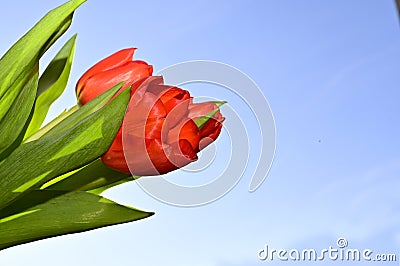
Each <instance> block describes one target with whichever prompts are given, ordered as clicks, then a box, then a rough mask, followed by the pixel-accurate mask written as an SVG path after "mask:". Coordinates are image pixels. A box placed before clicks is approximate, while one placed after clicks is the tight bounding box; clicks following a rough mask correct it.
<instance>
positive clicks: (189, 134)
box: [76, 48, 224, 176]
mask: <svg viewBox="0 0 400 266" xmlns="http://www.w3.org/2000/svg"><path fill="white" fill-rule="evenodd" d="M134 51H135V49H134V48H131V49H125V50H121V51H119V52H117V53H115V54H113V55H111V56H109V57H107V58H105V59H103V60H102V61H100V62H98V63H97V64H95V65H94V66H93V67H92V68H90V69H89V70H88V71H87V72H86V73H85V74H84V75H83V76H82V77H81V78H80V79H79V81H78V83H77V86H76V93H77V97H78V101H79V103H80V104H82V105H83V104H86V103H87V102H89V101H90V100H92V99H93V98H95V97H96V96H98V95H100V94H102V93H103V92H105V91H106V90H108V89H110V88H111V87H113V86H114V85H116V84H118V83H120V82H125V83H124V87H123V88H125V87H127V86H131V100H130V102H129V105H128V108H127V112H126V114H125V118H124V121H123V124H122V126H121V128H120V129H119V131H118V133H117V135H116V137H115V139H114V142H113V143H112V144H111V146H110V148H109V150H108V151H107V152H106V153H105V154H104V155H103V156H102V161H103V163H104V164H105V165H107V166H108V167H110V168H112V169H114V170H117V171H120V172H124V173H131V174H133V175H138V176H143V175H144V176H150V175H160V174H165V173H168V172H170V171H173V170H175V169H178V168H181V167H183V166H185V165H187V164H188V163H190V162H193V161H195V160H197V153H198V152H199V151H200V150H201V149H203V148H205V147H206V146H207V145H209V144H210V143H212V142H213V141H214V140H215V139H216V138H217V137H218V136H219V134H220V132H221V128H222V122H223V120H224V117H223V116H222V115H221V113H220V111H219V109H218V106H217V105H216V104H215V103H213V102H206V103H193V98H192V97H191V96H190V93H189V92H188V91H186V90H183V89H181V88H178V87H174V86H168V85H164V81H163V79H162V77H154V76H151V74H152V70H153V69H152V67H151V66H150V65H148V64H147V63H146V62H143V61H132V60H131V59H132V56H133V53H134ZM123 88H122V89H123ZM122 89H121V90H122Z"/></svg>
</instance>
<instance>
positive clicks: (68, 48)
mask: <svg viewBox="0 0 400 266" xmlns="http://www.w3.org/2000/svg"><path fill="white" fill-rule="evenodd" d="M75 40H76V35H74V36H73V37H72V38H71V39H70V40H69V41H68V42H67V43H66V44H65V45H64V46H63V47H62V48H61V50H60V51H59V52H58V53H57V55H56V56H55V57H54V58H53V60H52V61H51V62H50V64H49V65H48V66H47V68H46V70H45V71H44V72H43V74H42V76H41V77H40V79H39V85H38V91H37V96H36V102H35V109H34V113H33V117H32V120H31V121H30V124H29V127H28V129H27V132H26V135H25V137H29V136H30V135H32V134H33V133H34V132H36V131H37V130H38V129H39V128H40V126H41V125H42V123H43V121H44V119H45V118H46V115H47V112H48V111H49V108H50V106H51V105H52V103H53V102H54V101H55V100H56V99H57V98H58V97H60V96H61V94H62V93H63V92H64V90H65V88H66V87H67V83H68V79H69V75H70V72H71V65H72V61H73V57H74V51H75Z"/></svg>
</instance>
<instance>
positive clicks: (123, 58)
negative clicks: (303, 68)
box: [76, 48, 153, 105]
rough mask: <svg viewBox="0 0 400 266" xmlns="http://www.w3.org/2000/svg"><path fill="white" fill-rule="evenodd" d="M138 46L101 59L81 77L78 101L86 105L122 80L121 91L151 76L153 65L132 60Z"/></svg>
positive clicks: (77, 92) (77, 91)
mask: <svg viewBox="0 0 400 266" xmlns="http://www.w3.org/2000/svg"><path fill="white" fill-rule="evenodd" d="M135 50H136V48H129V49H124V50H121V51H119V52H116V53H114V54H112V55H110V56H108V57H107V58H105V59H103V60H101V61H100V62H98V63H97V64H95V65H94V66H93V67H91V68H90V69H89V70H87V71H86V72H85V73H84V74H83V76H82V77H81V78H80V79H79V81H78V83H77V85H76V95H77V97H78V102H79V103H80V104H81V105H84V104H86V103H88V102H89V101H91V100H92V99H94V98H96V97H97V96H99V95H100V94H102V93H104V92H105V91H107V90H108V89H110V88H112V87H113V86H115V85H117V84H118V83H120V82H125V83H124V86H123V87H122V88H121V91H122V90H123V89H124V88H126V87H128V86H131V85H132V84H133V83H135V82H136V81H138V80H140V79H142V78H146V77H148V76H151V74H152V73H153V67H152V66H151V65H148V64H147V63H146V62H144V61H140V60H134V61H132V57H133V54H134V52H135Z"/></svg>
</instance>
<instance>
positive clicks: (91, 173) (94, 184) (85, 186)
mask: <svg viewBox="0 0 400 266" xmlns="http://www.w3.org/2000/svg"><path fill="white" fill-rule="evenodd" d="M137 178H138V177H136V176H135V177H133V176H132V175H131V174H125V173H122V172H118V171H115V170H113V169H111V168H109V167H107V166H106V165H104V164H103V162H102V161H101V159H100V158H99V159H97V160H96V161H94V162H92V163H90V164H88V165H86V166H85V167H83V168H81V169H79V170H78V171H76V172H73V173H69V174H66V175H64V176H61V177H57V178H55V179H54V180H50V181H49V182H48V183H46V184H44V185H43V186H42V189H46V190H65V191H73V190H82V191H88V190H93V189H97V188H100V187H104V186H108V185H110V184H115V183H116V182H119V181H121V180H129V181H132V180H135V179H137Z"/></svg>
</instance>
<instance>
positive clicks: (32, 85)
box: [0, 65, 38, 158]
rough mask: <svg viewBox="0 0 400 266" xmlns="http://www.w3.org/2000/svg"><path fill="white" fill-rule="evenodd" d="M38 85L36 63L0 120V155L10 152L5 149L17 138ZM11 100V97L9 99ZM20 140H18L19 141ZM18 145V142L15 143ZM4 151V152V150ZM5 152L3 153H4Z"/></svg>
mask: <svg viewBox="0 0 400 266" xmlns="http://www.w3.org/2000/svg"><path fill="white" fill-rule="evenodd" d="M37 86H38V65H36V66H35V67H34V68H32V71H31V73H30V76H29V77H28V80H27V81H26V82H25V84H24V86H23V87H22V88H21V92H20V93H19V94H18V95H16V98H15V99H13V101H10V102H11V105H10V108H9V109H8V110H7V112H6V113H5V116H3V118H2V119H1V120H0V132H1V134H0V157H1V158H5V157H6V156H8V154H10V153H11V152H12V150H7V149H8V148H9V147H10V146H12V145H13V144H14V143H15V141H16V140H17V139H18V136H19V135H20V133H21V132H22V131H23V129H24V128H25V129H26V127H25V125H26V123H27V120H28V118H29V116H30V114H31V110H32V107H33V103H34V101H35V97H36V89H37ZM10 100H11V99H10ZM19 142H20V141H19ZM17 145H19V143H17ZM5 151H6V152H5ZM4 152H5V153H4Z"/></svg>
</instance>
